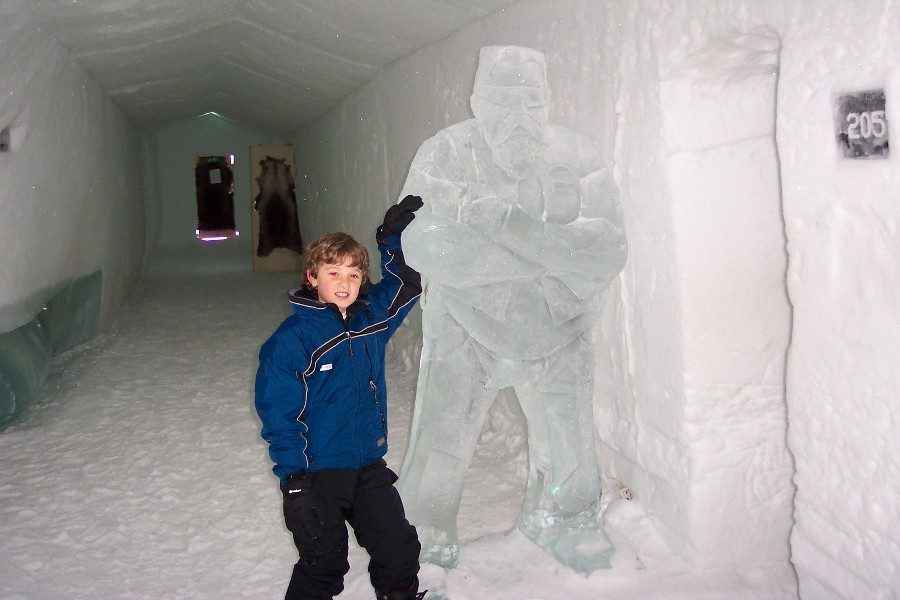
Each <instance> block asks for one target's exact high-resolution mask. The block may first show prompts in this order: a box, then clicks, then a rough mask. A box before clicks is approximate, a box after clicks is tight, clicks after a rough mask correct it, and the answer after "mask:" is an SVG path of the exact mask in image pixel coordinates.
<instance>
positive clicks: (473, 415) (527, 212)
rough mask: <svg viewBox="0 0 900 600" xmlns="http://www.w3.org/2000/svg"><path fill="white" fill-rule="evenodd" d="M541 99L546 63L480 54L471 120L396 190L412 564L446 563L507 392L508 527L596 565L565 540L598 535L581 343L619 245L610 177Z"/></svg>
mask: <svg viewBox="0 0 900 600" xmlns="http://www.w3.org/2000/svg"><path fill="white" fill-rule="evenodd" d="M549 99H550V91H549V89H548V86H547V76H546V63H545V60H544V55H543V54H541V53H540V52H538V51H536V50H532V49H530V48H521V47H512V46H492V47H486V48H482V49H481V53H480V58H479V64H478V70H477V73H476V75H475V85H474V91H473V94H472V97H471V106H472V112H473V113H474V115H475V118H474V119H470V120H468V121H464V122H462V123H457V124H455V125H452V126H450V127H448V128H446V129H444V130H443V131H440V132H438V133H437V135H435V136H434V137H433V138H431V139H429V140H427V141H426V142H425V143H423V144H422V146H421V147H420V148H419V151H418V152H417V153H416V156H415V159H414V160H413V163H412V166H411V167H410V171H409V176H408V179H407V181H406V184H405V185H404V188H403V192H402V193H401V195H400V197H401V198H402V197H404V196H405V195H406V194H415V195H418V196H421V197H422V198H423V200H424V201H425V206H424V207H423V208H422V209H421V210H419V212H418V213H417V216H416V219H415V221H413V223H412V225H410V227H409V228H408V229H407V230H406V232H404V234H403V236H404V237H403V244H404V251H405V255H406V258H407V261H408V263H409V264H410V265H411V266H412V267H414V268H415V269H416V270H418V271H419V272H420V273H421V274H422V276H423V280H424V281H425V284H426V291H425V295H424V296H423V298H424V300H423V302H422V308H423V325H422V328H423V335H424V345H423V349H422V360H421V368H420V372H419V383H418V389H417V394H416V407H415V415H414V418H413V426H412V434H411V439H410V445H409V449H408V453H407V456H406V460H405V463H404V465H403V469H402V474H401V479H400V492H401V494H402V496H403V499H404V504H405V506H406V507H407V511H408V513H409V515H408V516H409V519H410V521H411V522H413V523H414V524H415V525H416V527H417V529H418V531H419V537H420V540H421V542H422V546H423V552H422V559H423V560H426V561H429V562H433V563H436V564H440V565H442V566H454V565H455V564H456V562H457V559H458V538H457V529H456V516H457V512H458V511H459V503H460V498H461V496H462V487H463V480H464V478H465V474H466V470H467V467H468V465H469V462H470V460H471V458H472V454H473V452H474V450H475V445H476V443H477V440H478V436H479V433H480V431H481V428H482V424H483V421H484V419H485V415H486V414H487V411H488V409H489V408H490V406H491V404H492V403H493V401H494V399H495V398H496V396H497V394H498V392H499V390H501V389H504V388H507V387H512V388H513V389H514V390H515V393H516V396H517V398H518V400H519V403H520V405H521V407H522V410H523V412H524V414H525V417H526V420H527V428H528V440H529V444H528V447H529V473H528V482H527V487H526V491H525V499H524V502H523V508H522V513H521V515H520V516H519V518H518V520H517V527H518V528H519V529H520V530H521V531H522V532H524V533H525V535H527V536H528V537H530V538H531V539H532V540H534V541H535V542H537V543H538V544H540V545H541V546H543V547H546V548H548V549H550V550H551V551H552V552H553V553H554V554H556V555H557V556H558V557H559V558H560V559H561V560H562V561H563V562H565V563H566V564H569V565H570V566H573V567H575V568H579V569H581V570H591V569H593V568H596V567H597V566H602V565H600V564H598V563H602V562H603V560H604V557H603V556H599V555H598V554H596V553H595V555H593V556H586V555H582V554H580V553H579V552H576V551H575V550H574V546H576V545H579V544H580V541H583V540H581V539H577V537H578V536H580V537H581V538H583V537H584V535H585V533H586V532H592V533H595V534H596V536H597V537H602V539H606V538H605V536H603V533H602V530H601V529H600V528H599V525H598V518H599V515H598V512H599V511H598V504H599V498H600V479H599V473H598V469H597V463H596V457H595V447H594V436H593V419H592V412H593V411H592V384H593V376H592V371H593V364H594V352H593V341H592V336H591V333H592V328H593V325H594V324H595V323H596V321H597V316H596V313H597V309H598V308H599V307H600V306H601V304H602V300H603V296H604V290H605V289H606V288H607V286H608V284H609V283H610V281H611V280H613V279H614V278H615V277H616V276H617V275H618V273H619V271H621V269H622V267H623V265H624V263H625V257H626V246H625V235H624V233H623V230H622V214H621V208H620V206H619V201H618V192H617V188H616V186H615V184H614V183H613V181H612V179H611V177H610V174H609V173H608V172H607V171H606V169H605V168H604V166H603V163H602V162H601V160H600V159H599V157H598V155H597V152H596V150H595V149H594V146H593V145H592V144H591V143H590V142H589V141H588V140H587V139H586V138H584V137H583V136H581V135H579V134H577V133H575V132H573V131H570V130H567V129H565V128H562V127H559V126H556V125H553V124H551V123H549V121H548V117H549ZM589 535H590V533H589ZM573 536H576V537H573ZM580 545H581V546H582V547H583V546H586V545H585V544H580ZM587 546H590V544H587ZM601 546H602V545H601ZM594 547H595V548H596V547H597V546H596V544H595V545H594ZM604 551H605V552H607V553H606V555H605V560H608V556H609V554H611V548H606V549H604ZM601 554H602V553H601Z"/></svg>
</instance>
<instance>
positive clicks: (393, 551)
mask: <svg viewBox="0 0 900 600" xmlns="http://www.w3.org/2000/svg"><path fill="white" fill-rule="evenodd" d="M396 481H397V475H395V474H394V472H393V471H391V470H390V469H389V468H388V466H387V463H385V462H384V460H379V461H377V462H375V463H372V464H371V465H368V466H366V467H364V468H362V469H328V470H324V471H319V472H317V473H308V474H299V475H297V474H295V475H293V476H292V477H291V480H290V481H289V482H288V483H287V484H286V485H283V486H282V487H281V491H282V494H283V496H284V520H285V524H286V525H287V528H288V529H289V530H290V532H291V533H292V534H293V536H294V544H295V545H296V546H297V551H298V552H299V554H300V558H299V560H298V561H297V564H296V565H294V572H293V575H292V577H291V583H290V585H289V586H288V590H287V595H286V596H285V600H322V599H324V598H328V599H330V598H332V597H333V596H337V595H338V594H340V593H341V591H342V590H343V589H344V575H346V574H347V571H349V570H350V563H349V562H348V561H347V540H348V538H347V525H346V524H347V523H349V524H350V527H352V528H353V531H354V533H355V534H356V541H357V542H358V543H359V545H360V546H362V547H363V548H365V549H366V551H367V552H368V553H369V557H370V560H369V578H370V580H371V582H372V587H374V588H375V590H376V592H378V593H381V594H385V593H387V592H390V591H393V590H401V589H402V590H407V589H411V590H412V592H413V593H414V592H415V587H417V584H418V580H417V577H416V576H417V574H418V572H419V550H420V548H421V547H420V545H419V539H418V536H417V535H416V529H415V527H413V526H412V525H411V524H410V523H409V521H407V520H406V514H405V513H404V511H403V503H402V501H401V500H400V494H399V493H398V492H397V489H396V488H395V487H394V483H395V482H396ZM410 597H412V594H411V595H410Z"/></svg>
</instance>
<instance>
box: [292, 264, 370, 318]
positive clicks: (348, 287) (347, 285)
mask: <svg viewBox="0 0 900 600" xmlns="http://www.w3.org/2000/svg"><path fill="white" fill-rule="evenodd" d="M306 278H307V279H308V280H309V284H310V285H311V286H313V287H314V288H315V290H316V292H317V293H318V294H319V300H320V301H321V302H330V303H332V304H337V307H338V308H339V309H341V312H343V311H345V310H347V307H348V306H350V305H351V304H353V303H354V302H356V298H357V297H358V296H359V286H360V285H362V280H363V273H362V271H361V270H360V269H359V268H358V267H353V266H351V265H350V263H349V261H344V262H343V263H341V264H339V265H331V264H324V265H322V266H320V267H319V271H318V273H316V275H315V276H314V275H313V274H312V272H310V271H309V269H307V271H306Z"/></svg>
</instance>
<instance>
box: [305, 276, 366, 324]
mask: <svg viewBox="0 0 900 600" xmlns="http://www.w3.org/2000/svg"><path fill="white" fill-rule="evenodd" d="M372 287H373V286H372V284H371V283H370V282H368V281H367V282H366V283H364V284H363V285H362V287H361V288H360V289H359V297H358V298H357V299H356V302H354V303H353V304H351V305H350V306H348V307H347V321H348V322H349V321H350V319H351V318H353V315H355V314H356V313H358V312H359V311H361V310H363V309H364V308H366V307H367V306H369V301H368V299H367V298H366V297H367V296H368V295H369V292H370V291H372ZM288 300H290V302H291V304H292V305H293V306H294V312H296V311H297V308H298V307H301V306H306V307H309V308H317V309H322V308H328V309H331V310H332V311H334V313H335V314H336V315H337V316H338V318H341V311H340V309H339V308H338V307H337V304H332V303H331V302H322V301H321V300H319V296H318V295H317V294H316V292H315V290H312V289H310V288H308V287H306V286H303V287H299V288H295V289H292V290H290V291H289V292H288Z"/></svg>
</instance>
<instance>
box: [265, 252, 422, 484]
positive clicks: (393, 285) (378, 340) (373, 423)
mask: <svg viewBox="0 0 900 600" xmlns="http://www.w3.org/2000/svg"><path fill="white" fill-rule="evenodd" d="M379 238H380V239H379V240H378V249H379V251H380V253H381V281H379V282H378V283H377V284H375V285H374V286H371V285H369V286H366V287H368V288H369V289H368V290H361V291H360V297H359V299H358V300H357V301H356V302H355V303H354V304H353V305H351V306H350V307H348V309H347V319H346V322H345V321H344V319H343V318H342V317H341V313H340V311H339V310H338V307H337V306H336V305H334V304H326V303H323V302H320V301H319V300H318V298H317V297H316V296H315V295H314V294H315V292H314V291H313V292H309V291H302V290H301V289H297V290H291V291H290V292H289V294H288V296H289V299H290V302H291V307H292V309H293V313H294V314H293V315H291V316H290V317H288V318H287V319H285V320H284V322H283V323H282V324H281V326H280V327H279V328H278V329H277V330H276V331H275V333H273V334H272V336H271V337H270V338H269V339H268V340H267V341H266V342H265V343H264V344H263V346H262V348H261V349H260V352H259V370H258V371H257V374H256V412H257V413H258V414H259V418H260V420H261V421H262V437H263V439H265V440H266V441H267V442H268V443H269V455H270V456H271V458H272V461H273V462H274V463H275V466H274V468H273V469H272V470H273V471H274V472H275V474H276V475H277V476H278V477H279V478H280V479H281V482H282V484H284V483H286V482H287V479H288V477H287V476H288V475H289V474H292V473H295V472H299V471H305V472H308V473H312V472H316V471H321V470H323V469H359V468H362V467H364V466H366V465H368V464H371V463H373V462H375V461H376V460H378V459H380V458H381V457H383V456H384V455H385V453H386V452H387V447H388V445H387V390H386V385H385V379H384V352H385V347H386V346H387V343H388V340H389V339H390V337H391V335H393V333H394V331H396V329H397V327H398V326H399V325H400V323H401V322H402V321H403V319H404V317H406V315H407V313H409V311H410V309H411V308H412V307H413V306H414V305H415V302H416V300H417V299H418V298H419V295H420V294H421V292H422V288H421V282H420V278H419V274H418V273H417V272H416V271H414V270H413V269H412V268H411V267H409V266H407V265H406V263H405V262H404V260H403V251H402V250H401V248H400V236H399V235H392V236H387V237H383V236H379Z"/></svg>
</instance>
